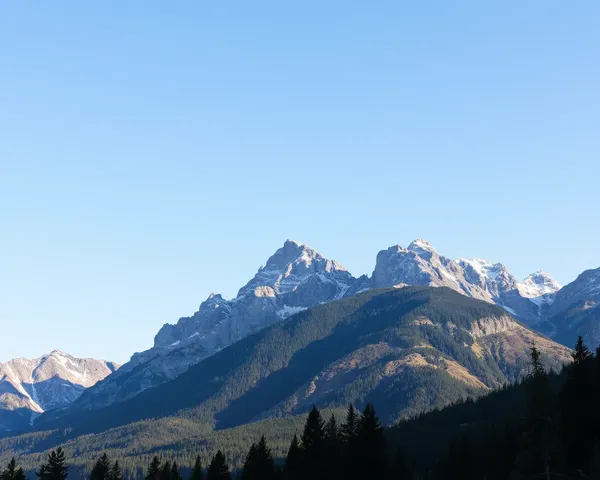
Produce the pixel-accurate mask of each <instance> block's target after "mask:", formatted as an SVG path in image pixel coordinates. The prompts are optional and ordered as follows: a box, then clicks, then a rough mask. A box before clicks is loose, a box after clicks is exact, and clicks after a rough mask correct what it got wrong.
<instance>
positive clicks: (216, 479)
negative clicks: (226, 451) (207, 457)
mask: <svg viewBox="0 0 600 480" xmlns="http://www.w3.org/2000/svg"><path fill="white" fill-rule="evenodd" d="M230 478H231V474H230V473H229V466H228V465H227V463H226V462H225V455H223V452H221V450H219V451H217V453H216V454H215V456H214V457H213V458H212V460H211V462H210V465H209V466H208V472H207V474H206V480H230Z"/></svg>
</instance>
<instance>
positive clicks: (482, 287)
mask: <svg viewBox="0 0 600 480" xmlns="http://www.w3.org/2000/svg"><path fill="white" fill-rule="evenodd" d="M398 285H425V286H435V287H444V286H445V287H448V288H451V289H453V290H455V291H457V292H460V293H461V294H463V295H466V296H469V297H472V298H476V299H480V300H484V301H486V302H488V303H491V304H496V305H499V306H501V307H503V308H504V309H505V311H507V312H508V313H510V314H511V315H513V316H514V317H515V318H517V319H518V320H520V321H521V322H523V323H525V324H526V325H528V326H534V328H538V326H539V328H540V329H542V330H543V331H544V332H547V333H549V334H550V335H552V334H553V333H554V332H558V331H559V330H560V329H559V327H557V326H556V325H555V324H554V322H557V323H564V321H563V318H562V317H561V315H562V314H563V312H562V311H561V312H558V314H556V313H555V316H554V317H553V319H551V320H550V319H549V318H548V313H549V312H555V309H553V310H551V308H552V306H553V301H554V298H555V296H556V295H557V291H559V289H560V286H559V285H558V284H557V283H556V282H555V281H554V280H553V279H552V278H551V277H550V276H549V275H548V274H547V273H545V272H537V273H535V274H532V275H530V276H529V277H527V278H526V279H525V280H523V281H521V282H519V281H517V280H516V279H515V278H514V277H513V276H512V275H511V274H510V273H509V271H508V270H507V269H506V267H505V266H503V265H502V264H499V263H496V264H492V263H489V262H487V261H485V260H482V259H477V258H475V259H465V258H461V259H456V260H452V259H449V258H446V257H444V256H442V255H440V254H438V253H437V252H436V250H435V249H434V248H433V247H432V246H431V245H430V244H429V243H427V242H426V241H424V240H416V241H414V242H412V243H411V244H410V245H409V246H408V247H406V248H403V247H400V246H397V245H396V246H393V247H390V248H388V249H386V250H382V251H381V252H379V254H378V255H377V260H376V265H375V269H374V271H373V274H372V275H371V276H370V277H367V276H362V277H359V278H355V277H353V276H352V275H351V274H350V273H349V272H348V271H347V270H346V269H345V268H344V267H343V266H342V265H341V264H339V263H338V262H336V261H333V260H329V259H326V258H325V257H323V256H322V255H321V254H319V253H318V252H316V251H315V250H313V249H311V248H309V247H307V246H306V245H301V244H299V243H297V242H293V241H290V240H288V241H286V242H285V243H284V245H283V247H281V248H280V249H278V250H277V251H276V252H275V254H273V255H272V256H271V257H270V258H269V260H268V261H267V262H266V264H265V266H264V267H261V268H260V269H259V270H258V272H257V273H256V275H255V276H254V277H253V278H252V279H251V280H250V281H249V282H248V283H247V284H246V285H244V286H243V287H242V288H240V290H239V292H238V295H237V296H236V297H235V298H234V299H231V300H226V299H224V298H223V297H222V296H221V295H218V294H211V295H210V296H209V298H208V299H207V300H206V301H204V302H203V303H202V304H201V305H200V308H199V310H198V312H196V313H195V314H194V315H193V316H191V317H185V318H181V319H180V320H179V321H178V322H177V324H175V325H170V324H167V325H165V326H163V328H161V330H160V331H159V332H158V334H157V335H156V338H155V342H154V346H153V347H152V348H151V349H149V350H146V351H145V352H141V353H136V354H134V355H133V357H132V358H131V360H130V361H129V362H128V363H126V364H125V365H124V366H123V367H122V368H121V369H120V370H119V371H118V372H116V373H115V374H113V375H111V376H110V377H109V378H107V379H106V380H105V381H102V382H99V383H98V384H97V385H95V386H94V387H93V388H91V389H88V390H87V391H86V392H84V394H83V395H82V396H81V397H80V398H79V399H78V401H77V402H75V403H74V404H73V405H72V406H71V407H69V409H73V410H80V411H82V410H92V409H98V408H103V407H106V406H109V405H112V404H115V403H119V402H122V401H124V400H127V399H129V398H132V397H134V396H136V395H137V394H139V393H140V392H143V391H144V390H146V389H150V388H153V387H155V386H157V385H160V384H162V383H165V382H167V381H169V380H171V379H173V378H176V377H177V376H179V375H181V374H182V373H184V372H185V371H186V370H188V369H189V368H190V367H191V366H193V365H196V364H198V363H199V362H200V361H201V360H203V359H205V358H208V357H210V356H211V355H213V354H215V353H216V352H219V351H220V350H222V349H223V348H225V347H227V346H228V345H231V344H233V343H235V342H236V341H238V340H241V339H243V338H245V337H246V336H248V335H251V334H253V333H255V332H258V331H259V330H261V329H263V328H265V327H267V326H269V325H272V324H275V323H278V322H281V321H282V320H284V319H286V318H288V317H289V316H290V315H293V314H295V313H298V312H301V311H303V310H305V309H307V308H310V307H313V306H316V305H320V304H324V303H327V302H331V301H335V300H339V299H343V298H348V297H350V296H352V295H354V294H356V293H357V292H363V291H366V290H369V289H377V288H385V287H392V286H398ZM598 285H600V277H599V279H598ZM565 288H567V287H565ZM583 301H584V302H585V301H589V299H587V298H586V299H584V300H583ZM593 301H595V300H593ZM563 303H564V302H561V305H563ZM556 315H558V316H556ZM572 335H573V332H572V331H571V330H568V331H567V332H566V333H565V335H563V337H564V339H565V340H564V342H565V343H566V344H571V343H572V341H573V340H574V337H573V338H570V337H571V336H572ZM563 337H561V340H562V339H563ZM567 337H568V338H567ZM588 340H589V342H590V343H594V342H595V339H593V338H592V339H588ZM598 340H600V338H599V339H598Z"/></svg>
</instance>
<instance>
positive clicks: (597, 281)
mask: <svg viewBox="0 0 600 480" xmlns="http://www.w3.org/2000/svg"><path fill="white" fill-rule="evenodd" d="M540 330H542V331H544V332H545V333H547V334H548V335H551V336H552V337H553V338H555V339H556V340H557V341H559V342H562V343H566V344H573V343H574V340H575V339H576V338H577V336H578V335H581V336H582V337H583V340H584V342H585V343H586V344H587V345H589V346H590V347H592V348H594V347H596V346H598V345H600V268H597V269H595V270H586V271H585V272H583V273H582V274H581V275H579V276H578V277H577V278H576V279H575V280H574V281H573V282H571V283H569V284H568V285H565V286H564V287H563V288H561V289H560V290H559V291H558V293H556V295H555V296H554V301H553V302H552V304H551V305H550V306H549V308H548V312H547V314H546V318H545V319H544V322H543V323H542V325H540Z"/></svg>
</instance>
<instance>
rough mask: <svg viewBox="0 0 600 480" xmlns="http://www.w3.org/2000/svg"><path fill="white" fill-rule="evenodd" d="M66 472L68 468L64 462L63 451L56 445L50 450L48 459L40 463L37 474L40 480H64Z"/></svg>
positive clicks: (67, 472)
mask: <svg viewBox="0 0 600 480" xmlns="http://www.w3.org/2000/svg"><path fill="white" fill-rule="evenodd" d="M68 474H69V468H68V467H67V465H66V462H65V452H64V451H63V449H62V448H61V447H58V448H57V449H56V450H52V452H50V454H49V455H48V460H47V461H46V463H44V464H42V466H41V467H40V471H39V472H38V473H37V476H38V477H40V478H41V479H42V480H65V478H67V475H68Z"/></svg>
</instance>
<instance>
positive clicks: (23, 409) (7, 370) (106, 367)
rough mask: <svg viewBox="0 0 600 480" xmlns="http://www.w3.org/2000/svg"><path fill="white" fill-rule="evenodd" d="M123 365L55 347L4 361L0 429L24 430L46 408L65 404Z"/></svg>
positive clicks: (0, 375)
mask: <svg viewBox="0 0 600 480" xmlns="http://www.w3.org/2000/svg"><path fill="white" fill-rule="evenodd" d="M118 368H119V365H117V364H116V363H113V362H106V361H104V360H95V359H92V358H75V357H72V356H71V355H68V354H66V353H64V352H61V351H60V350H54V351H52V352H50V353H49V354H47V355H43V356H41V357H39V358H35V359H28V358H17V359H13V360H10V361H8V362H6V363H0V430H4V431H7V430H8V431H9V430H21V429H24V428H25V427H26V426H29V425H30V424H32V423H33V420H34V419H35V418H36V417H37V416H39V415H41V414H42V413H43V412H45V411H46V410H52V409H55V408H61V407H65V406H67V405H69V404H71V403H72V402H73V401H75V400H76V399H77V398H78V397H79V396H80V395H81V393H82V392H83V391H84V390H85V389H86V388H88V387H91V386H92V385H94V384H95V383H96V382H98V381H99V380H101V379H103V378H105V377H106V376H108V375H110V374H111V373H113V372H115V371H116V370H117V369H118Z"/></svg>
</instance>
